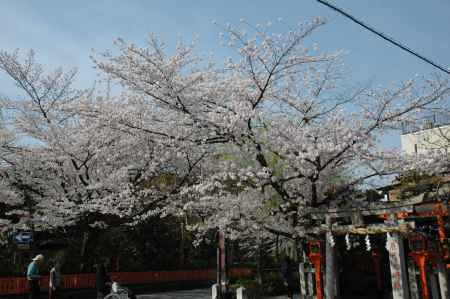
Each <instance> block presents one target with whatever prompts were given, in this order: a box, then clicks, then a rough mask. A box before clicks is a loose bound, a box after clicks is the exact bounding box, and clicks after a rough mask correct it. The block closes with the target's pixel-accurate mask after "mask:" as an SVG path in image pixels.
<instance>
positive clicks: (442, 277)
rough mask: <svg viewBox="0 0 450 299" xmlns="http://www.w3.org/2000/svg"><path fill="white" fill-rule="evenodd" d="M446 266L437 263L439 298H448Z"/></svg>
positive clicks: (449, 295) (449, 296) (449, 294)
mask: <svg viewBox="0 0 450 299" xmlns="http://www.w3.org/2000/svg"><path fill="white" fill-rule="evenodd" d="M447 275H448V274H447V267H446V265H445V264H444V263H442V262H440V263H438V278H439V288H440V290H441V298H450V293H449V291H448V276H447Z"/></svg>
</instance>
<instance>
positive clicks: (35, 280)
mask: <svg viewBox="0 0 450 299" xmlns="http://www.w3.org/2000/svg"><path fill="white" fill-rule="evenodd" d="M43 261H44V256H43V255H42V254H38V255H36V256H35V257H34V258H33V260H32V261H31V263H30V264H29V265H28V268H27V280H28V286H29V291H30V293H29V295H30V297H29V298H30V299H39V293H40V292H41V290H40V286H39V279H40V278H41V276H40V275H39V266H40V264H41V263H42V262H43Z"/></svg>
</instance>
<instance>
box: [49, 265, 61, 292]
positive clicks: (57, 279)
mask: <svg viewBox="0 0 450 299" xmlns="http://www.w3.org/2000/svg"><path fill="white" fill-rule="evenodd" d="M48 282H49V286H48V298H49V299H56V298H59V297H60V292H61V286H62V283H61V282H62V277H61V266H60V262H56V263H55V264H54V266H53V267H52V269H51V270H50V277H49V281H48Z"/></svg>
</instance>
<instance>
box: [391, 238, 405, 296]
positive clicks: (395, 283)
mask: <svg viewBox="0 0 450 299" xmlns="http://www.w3.org/2000/svg"><path fill="white" fill-rule="evenodd" d="M388 250H389V263H390V268H391V279H392V298H393V299H409V291H408V275H407V272H406V262H405V249H404V247H403V239H402V236H401V235H400V234H399V233H392V234H391V240H390V244H389V248H388Z"/></svg>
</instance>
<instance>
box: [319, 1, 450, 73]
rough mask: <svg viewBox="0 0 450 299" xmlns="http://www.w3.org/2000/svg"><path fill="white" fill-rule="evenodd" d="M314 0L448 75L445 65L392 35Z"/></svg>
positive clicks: (338, 9) (339, 9) (334, 7)
mask: <svg viewBox="0 0 450 299" xmlns="http://www.w3.org/2000/svg"><path fill="white" fill-rule="evenodd" d="M316 1H317V2H319V3H321V4H323V5H325V6H327V7H328V8H331V9H332V10H334V11H336V12H338V13H340V14H341V15H343V16H345V17H346V18H348V19H350V20H352V21H353V22H354V23H356V24H358V25H360V26H361V27H363V28H365V29H367V30H369V31H370V32H372V33H374V34H376V35H377V36H379V37H381V38H382V39H384V40H386V41H388V42H389V43H391V44H393V45H395V46H397V47H399V48H400V49H402V50H404V51H406V52H408V53H409V54H411V55H413V56H415V57H417V58H419V59H420V60H422V61H424V62H426V63H428V64H430V65H432V66H433V67H435V68H437V69H439V70H441V71H443V72H445V73H447V74H448V75H450V70H449V69H447V68H446V67H444V66H442V65H440V64H438V63H436V62H434V61H433V60H431V59H429V58H427V57H425V56H423V55H421V54H419V53H418V52H416V51H414V50H413V49H411V48H409V47H408V46H406V45H404V44H402V43H400V42H398V41H396V40H395V39H393V38H392V37H389V36H387V35H386V34H384V33H382V32H380V31H379V30H376V29H375V28H373V27H372V26H370V25H368V24H366V23H364V22H363V21H361V20H359V19H357V18H356V17H354V16H352V15H351V14H349V13H347V12H345V11H344V10H343V9H341V8H339V7H337V6H335V5H333V4H331V3H329V2H328V1H325V0H316Z"/></svg>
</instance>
